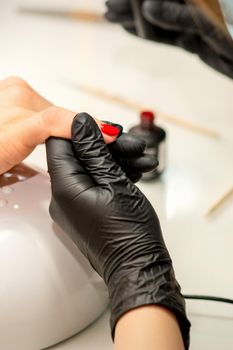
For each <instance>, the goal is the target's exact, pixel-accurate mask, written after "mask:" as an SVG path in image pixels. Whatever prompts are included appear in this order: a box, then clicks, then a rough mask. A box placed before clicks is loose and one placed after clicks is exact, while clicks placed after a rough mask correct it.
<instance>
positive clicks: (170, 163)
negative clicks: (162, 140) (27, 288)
mask: <svg viewBox="0 0 233 350" xmlns="http://www.w3.org/2000/svg"><path fill="white" fill-rule="evenodd" d="M19 5H25V6H26V5H27V6H30V7H32V6H35V7H37V6H40V7H50V6H51V7H55V6H57V7H59V8H61V9H72V8H75V7H82V8H89V9H93V10H94V9H96V11H100V12H101V11H103V9H104V5H103V1H102V0H98V1H93V0H85V2H84V1H81V0H80V1H78V0H73V1H71V0H69V1H67V0H66V1H65V0H60V1H55V0H53V1H52V0H41V1H39V0H34V1H26V0H24V1H23V0H21V1H19V0H18V1H16V0H10V1H7V2H6V1H5V2H4V3H2V2H1V4H0V6H1V11H0V28H1V30H0V42H1V56H0V78H1V79H2V78H5V77H6V76H8V75H18V76H21V77H23V78H24V79H26V80H27V81H28V82H29V83H30V84H31V85H32V86H33V87H34V88H35V89H37V90H38V91H40V93H41V94H42V95H44V96H46V97H47V98H48V99H51V100H52V101H53V102H54V103H55V104H57V105H60V106H63V107H66V108H68V109H72V110H76V111H77V112H79V111H87V112H89V113H90V114H92V115H93V116H95V117H97V118H100V119H105V120H106V119H109V120H112V121H115V122H119V123H122V124H123V125H124V127H125V129H126V130H127V128H128V127H130V126H131V125H134V124H135V123H136V122H137V120H138V116H137V115H136V113H135V112H134V111H132V110H129V109H127V108H125V107H122V106H116V105H114V104H112V103H109V102H106V101H102V100H99V99H97V98H94V97H91V96H88V95H86V94H84V93H82V92H81V91H79V90H78V88H76V87H75V84H77V85H78V83H86V84H92V85H95V86H97V87H99V88H101V89H105V90H108V91H109V92H113V93H116V94H121V95H124V96H127V97H129V98H130V99H133V100H135V101H139V102H141V103H143V104H145V105H148V106H152V107H154V108H158V109H159V110H161V111H163V112H165V113H168V114H169V113H170V114H173V115H177V116H180V117H182V118H187V119H189V120H191V121H195V122H198V123H200V124H202V125H204V126H207V127H209V128H212V129H214V130H217V131H219V133H220V137H219V138H218V139H214V138H211V137H207V136H204V135H201V134H198V133H195V132H193V131H190V130H187V129H183V128H180V127H178V126H175V125H172V124H170V123H168V122H166V123H165V122H164V121H163V120H158V123H159V124H160V125H161V126H162V127H164V128H165V129H166V130H167V132H168V142H167V153H168V159H167V170H166V173H165V174H164V176H163V177H162V179H161V180H160V181H157V182H152V183H142V182H141V183H140V184H139V187H140V188H141V189H142V190H143V192H144V193H145V194H146V195H147V196H148V198H149V199H150V200H151V202H152V204H153V205H154V207H155V209H156V211H157V212H158V214H159V217H160V220H161V225H162V228H163V232H164V237H165V240H166V243H167V246H168V248H169V251H170V253H171V256H172V258H173V262H174V267H175V271H176V275H177V278H178V280H179V282H180V284H181V286H182V290H183V292H184V293H192V294H195V293H197V294H198V293H199V294H210V295H217V296H222V297H229V298H233V273H232V267H233V248H232V247H233V199H232V200H231V201H230V200H229V201H228V203H227V204H226V205H225V206H223V208H222V209H221V210H219V211H218V212H217V213H216V214H215V215H213V216H211V217H210V218H206V217H205V212H206V211H207V209H208V208H209V206H211V204H212V203H214V202H215V200H216V199H218V197H219V196H221V195H222V194H223V193H224V192H225V191H227V190H228V189H229V188H230V187H231V186H233V176H232V174H233V161H232V155H233V137H232V130H233V81H232V80H230V79H228V78H227V77H225V76H223V75H221V74H219V73H217V72H215V71H214V70H212V69H211V68H209V67H208V66H206V65H205V64H203V63H202V62H201V61H200V60H199V59H198V58H197V57H195V56H194V55H191V54H189V53H186V52H184V51H182V50H180V49H176V48H173V47H169V46H166V45H161V44H160V45H159V44H155V43H150V42H146V41H143V40H140V39H138V38H134V37H133V36H130V35H127V34H126V33H125V32H124V31H123V30H122V29H121V28H120V27H118V26H116V25H111V24H107V23H106V24H102V25H100V24H87V23H78V22H77V21H71V20H66V19H55V18H48V17H40V16H29V15H22V14H19V13H17V11H16V10H17V7H18V6H19ZM26 162H27V163H28V164H30V165H36V166H38V165H40V167H42V168H43V169H46V161H45V149H44V146H43V145H41V146H39V147H38V148H37V149H36V150H35V151H34V152H33V153H32V155H30V156H29V157H28V159H27V161H26ZM187 306H188V313H189V315H190V319H191V320H192V323H193V329H192V345H191V349H192V350H202V349H203V350H204V349H205V350H206V349H219V348H222V349H223V348H224V349H226V350H228V349H229V350H230V349H232V348H233V334H232V329H233V307H232V306H231V305H226V304H222V303H221V304H220V303H219V304H217V303H208V302H188V304H187ZM108 318H109V315H108V312H106V313H105V314H104V315H103V316H102V317H101V318H100V319H99V320H98V321H97V322H96V323H95V324H93V325H92V326H90V327H89V328H88V329H87V330H85V331H83V332H82V333H81V334H79V335H77V336H76V337H74V338H72V339H70V340H69V341H68V342H66V343H63V344H60V345H58V346H56V347H54V348H53V349H54V350H55V349H57V350H58V349H59V350H60V349H61V350H62V349H63V350H71V349H78V350H86V349H93V348H95V349H103V350H104V349H112V348H113V346H112V343H111V339H110V335H109V326H108Z"/></svg>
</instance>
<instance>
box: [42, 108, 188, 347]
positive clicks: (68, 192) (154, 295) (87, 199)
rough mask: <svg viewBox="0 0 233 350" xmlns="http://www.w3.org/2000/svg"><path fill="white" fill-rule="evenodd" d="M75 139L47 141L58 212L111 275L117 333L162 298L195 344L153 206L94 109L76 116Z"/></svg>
mask: <svg viewBox="0 0 233 350" xmlns="http://www.w3.org/2000/svg"><path fill="white" fill-rule="evenodd" d="M72 140H73V144H72V143H71V142H70V141H68V140H64V139H54V138H51V139H49V140H47V142H46V147H47V161H48V170H49V174H50V177H51V185H52V200H51V204H50V214H51V216H52V218H53V220H54V221H55V222H56V223H57V224H58V225H59V226H60V227H61V228H62V229H63V230H64V231H65V232H67V233H68V235H69V236H70V237H71V239H72V240H73V242H74V243H75V244H76V245H77V246H78V247H79V249H80V250H81V251H82V252H83V254H84V255H85V256H86V257H87V258H88V260H89V261H90V263H91V265H92V266H93V267H94V269H95V270H96V271H97V272H98V274H99V275H100V276H101V277H102V278H103V279H104V281H105V283H106V285H107V287H108V290H109V298H110V306H111V330H112V335H113V337H114V329H115V325H116V323H117V321H118V319H119V318H120V317H121V315H123V314H124V313H125V312H127V311H128V310H130V309H133V308H136V307H138V306H141V305H148V304H159V305H162V306H164V307H166V308H168V309H170V310H171V311H172V312H173V313H174V314H175V315H176V317H177V319H178V322H179V325H180V329H181V332H182V335H183V339H184V343H185V347H186V349H187V348H188V343H189V327H190V324H189V321H188V320H187V318H186V314H185V304H184V299H183V297H182V295H181V293H180V287H179V285H178V283H177V281H176V279H175V275H174V271H173V267H172V262H171V259H170V256H169V253H168V251H167V248H166V246H165V243H164V240H163V237H162V233H161V229H160V224H159V220H158V217H157V215H156V213H155V211H154V209H153V207H152V206H151V204H150V203H149V201H148V200H147V198H146V197H145V196H144V195H143V194H142V193H141V191H140V190H139V189H138V188H137V187H136V186H135V185H134V184H133V183H132V182H131V181H130V180H129V179H128V178H127V176H126V175H125V173H124V172H123V171H122V169H121V168H120V166H119V165H118V164H117V163H116V162H115V161H114V159H113V157H112V155H111V153H110V152H109V149H108V146H107V145H106V144H105V143H104V141H103V138H102V135H101V133H100V131H99V129H98V127H97V125H96V124H95V122H94V120H93V119H92V118H91V117H90V116H89V115H88V114H83V115H82V116H80V115H79V117H78V118H77V119H76V120H75V121H74V123H73V128H72Z"/></svg>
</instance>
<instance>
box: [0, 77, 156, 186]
mask: <svg viewBox="0 0 233 350" xmlns="http://www.w3.org/2000/svg"><path fill="white" fill-rule="evenodd" d="M75 115H76V112H73V111H69V110H67V109H64V108H60V107H55V106H53V105H52V104H51V103H50V102H49V101H47V100H46V99H44V98H43V97H42V96H40V95H39V94H38V93H37V92H36V91H35V90H33V89H32V88H31V87H30V86H29V85H28V84H27V83H26V82H25V81H24V80H22V79H20V78H17V77H11V78H8V79H5V80H3V81H1V82H0V174H2V173H4V172H5V171H7V170H9V169H10V168H12V167H13V166H15V165H16V164H18V163H19V162H21V161H22V160H23V159H25V158H26V157H27V156H28V155H29V154H30V153H31V152H32V151H33V149H34V148H35V147H36V146H37V145H38V144H41V143H43V142H44V141H45V140H46V139H47V138H49V137H50V136H57V137H62V138H67V139H70V138H71V124H72V122H73V118H74V116H75ZM95 121H96V123H97V125H98V126H99V128H100V129H101V131H102V135H103V137H104V141H105V142H106V143H108V144H110V143H111V146H109V149H110V151H111V153H112V154H113V156H114V158H115V159H116V161H117V162H118V164H120V165H121V167H122V168H123V170H124V171H125V172H126V174H127V176H128V177H129V178H130V179H131V180H132V181H133V182H136V181H138V180H139V179H140V177H141V173H142V172H145V171H149V170H152V169H153V168H154V167H155V166H156V165H157V161H156V160H155V159H153V158H151V157H149V156H144V155H143V151H144V149H145V142H144V141H142V140H139V139H137V138H136V137H134V136H132V135H128V134H125V133H122V127H121V126H120V125H118V124H112V123H110V122H101V121H100V120H98V119H95ZM118 136H120V137H118ZM117 137H118V138H117ZM116 138H117V140H116ZM113 141H115V142H113Z"/></svg>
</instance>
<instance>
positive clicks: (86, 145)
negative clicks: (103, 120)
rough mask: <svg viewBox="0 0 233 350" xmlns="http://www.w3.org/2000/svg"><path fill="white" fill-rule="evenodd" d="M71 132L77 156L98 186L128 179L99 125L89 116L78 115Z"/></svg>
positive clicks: (84, 114) (85, 114)
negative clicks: (109, 147) (112, 153)
mask: <svg viewBox="0 0 233 350" xmlns="http://www.w3.org/2000/svg"><path fill="white" fill-rule="evenodd" d="M71 130H72V131H71V138H72V141H73V146H74V150H75V153H76V156H77V158H78V159H80V160H81V162H82V164H83V166H84V168H85V169H86V170H87V171H88V172H89V174H90V175H91V177H92V178H93V179H94V181H95V182H96V183H97V184H98V185H106V184H109V183H110V182H116V181H118V180H119V179H122V180H123V179H126V175H125V174H124V173H123V171H122V169H121V168H120V166H119V165H118V164H117V163H116V162H115V161H114V159H113V158H112V155H111V153H110V152H109V149H108V146H107V145H106V143H105V142H104V139H103V136H102V135H101V132H100V129H99V127H98V125H97V123H96V122H95V121H94V119H93V118H92V117H91V116H90V115H89V114H87V113H79V114H77V116H76V117H75V118H74V120H73V123H72V127H71Z"/></svg>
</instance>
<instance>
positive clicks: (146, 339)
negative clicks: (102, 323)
mask: <svg viewBox="0 0 233 350" xmlns="http://www.w3.org/2000/svg"><path fill="white" fill-rule="evenodd" d="M114 349H115V350H129V349H134V350H142V349H143V350H184V344H183V340H182V336H181V332H180V328H179V325H178V322H177V319H176V317H175V316H174V314H173V313H171V312H170V311H169V310H167V309H165V308H164V307H160V306H157V305H146V306H142V307H139V308H136V309H133V310H131V311H129V312H127V313H125V314H124V315H123V316H122V317H121V318H120V319H119V321H118V322H117V325H116V330H115V345H114Z"/></svg>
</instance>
